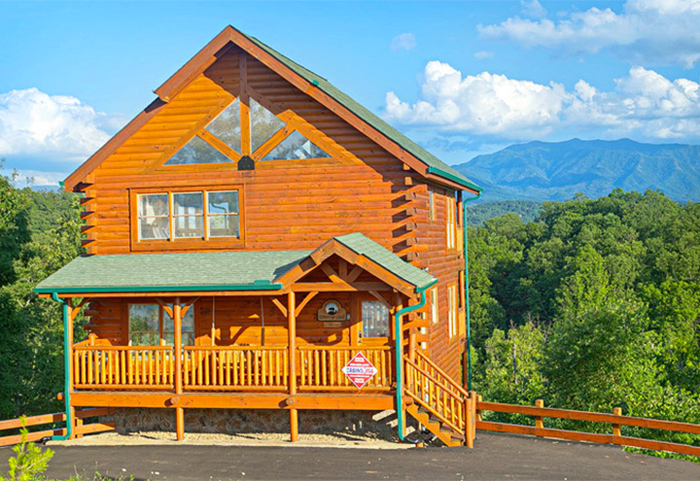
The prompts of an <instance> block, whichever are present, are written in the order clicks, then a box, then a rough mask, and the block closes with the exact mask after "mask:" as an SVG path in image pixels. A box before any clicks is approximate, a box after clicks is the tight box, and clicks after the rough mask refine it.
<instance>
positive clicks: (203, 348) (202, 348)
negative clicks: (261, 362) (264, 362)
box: [182, 346, 287, 351]
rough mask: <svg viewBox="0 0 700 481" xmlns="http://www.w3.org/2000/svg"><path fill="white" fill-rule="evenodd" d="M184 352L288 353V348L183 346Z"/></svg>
mask: <svg viewBox="0 0 700 481" xmlns="http://www.w3.org/2000/svg"><path fill="white" fill-rule="evenodd" d="M182 350H183V351H251V350H252V351H256V350H257V351H286V350H287V346H183V347H182Z"/></svg>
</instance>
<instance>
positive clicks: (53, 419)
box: [0, 408, 114, 446]
mask: <svg viewBox="0 0 700 481" xmlns="http://www.w3.org/2000/svg"><path fill="white" fill-rule="evenodd" d="M111 412H112V410H111V408H91V409H80V410H78V409H76V411H75V417H76V428H75V432H74V433H73V434H75V435H76V436H78V437H80V436H82V435H84V434H93V433H102V432H105V431H112V430H114V423H92V424H84V423H83V420H84V419H86V418H91V417H95V416H105V415H107V414H110V413H111ZM65 421H66V413H54V414H41V415H39V416H30V417H27V418H26V422H25V426H26V427H31V426H41V425H44V424H55V423H61V422H65ZM21 427H22V421H21V420H20V419H19V418H18V419H9V420H7V421H0V431H7V430H10V429H19V428H21ZM65 434H66V428H53V429H45V430H42V431H33V432H30V433H29V435H28V436H27V441H39V440H41V439H43V438H45V437H49V436H63V435H65ZM21 438H22V435H21V434H11V435H9V436H0V446H10V445H13V444H17V443H19V442H20V441H21Z"/></svg>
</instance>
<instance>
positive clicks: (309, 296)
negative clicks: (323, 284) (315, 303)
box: [294, 291, 318, 317]
mask: <svg viewBox="0 0 700 481" xmlns="http://www.w3.org/2000/svg"><path fill="white" fill-rule="evenodd" d="M317 294H318V291H311V292H309V293H308V294H307V295H306V297H305V298H304V300H303V301H301V302H300V303H299V305H298V306H297V310H296V312H295V313H294V315H295V316H297V317H299V314H301V311H302V309H304V307H306V305H307V304H308V303H309V301H311V299H313V298H314V297H316V295H317Z"/></svg>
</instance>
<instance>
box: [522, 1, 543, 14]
mask: <svg viewBox="0 0 700 481" xmlns="http://www.w3.org/2000/svg"><path fill="white" fill-rule="evenodd" d="M520 5H522V7H523V8H522V12H523V15H525V16H526V17H532V18H541V17H544V16H545V15H547V9H546V8H544V7H543V6H542V4H541V3H540V2H538V1H537V0H530V1H528V0H520Z"/></svg>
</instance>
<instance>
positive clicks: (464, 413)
mask: <svg viewBox="0 0 700 481" xmlns="http://www.w3.org/2000/svg"><path fill="white" fill-rule="evenodd" d="M405 366H406V367H405V370H404V372H405V376H406V377H405V379H406V382H405V393H406V395H407V396H408V397H409V398H411V399H413V401H414V402H416V403H417V404H418V405H420V406H422V407H423V408H424V409H425V410H426V411H428V413H430V414H431V415H432V416H434V417H435V418H437V419H438V420H439V421H440V423H442V424H443V425H445V426H447V427H449V428H450V429H451V430H452V431H454V432H455V433H456V434H458V435H460V436H462V437H463V438H464V439H465V444H466V445H467V446H469V447H472V446H473V442H474V436H475V431H476V422H475V418H476V395H475V394H470V393H469V392H468V391H467V390H466V389H464V388H463V387H462V386H460V385H459V384H458V383H457V382H456V381H454V380H453V379H452V378H451V377H450V376H448V375H447V374H446V373H445V372H444V371H443V370H442V369H440V368H439V367H438V366H437V365H436V364H435V363H434V362H433V361H432V360H430V359H429V358H428V357H427V356H426V355H425V354H423V352H421V351H420V350H418V349H414V348H413V346H411V348H410V349H409V356H408V358H406V359H405Z"/></svg>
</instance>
